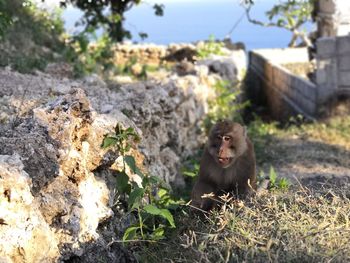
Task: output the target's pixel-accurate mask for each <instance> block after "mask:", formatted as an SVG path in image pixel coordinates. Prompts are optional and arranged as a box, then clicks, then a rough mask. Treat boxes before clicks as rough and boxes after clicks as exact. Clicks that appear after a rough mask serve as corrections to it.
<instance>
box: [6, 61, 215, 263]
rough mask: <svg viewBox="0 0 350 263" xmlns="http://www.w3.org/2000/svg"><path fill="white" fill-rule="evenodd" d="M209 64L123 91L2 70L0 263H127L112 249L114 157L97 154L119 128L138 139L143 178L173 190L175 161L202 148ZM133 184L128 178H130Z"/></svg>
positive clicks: (116, 234) (116, 223)
mask: <svg viewBox="0 0 350 263" xmlns="http://www.w3.org/2000/svg"><path fill="white" fill-rule="evenodd" d="M219 79H221V77H220V76H219V75H218V74H212V73H210V71H209V68H208V66H205V65H196V66H195V67H194V68H193V71H192V72H191V74H190V75H185V76H181V77H180V76H178V75H176V74H172V75H171V76H169V78H168V79H163V80H160V81H152V82H150V81H146V82H140V83H133V84H128V85H123V86H120V85H112V86H110V87H107V84H106V83H105V82H104V81H102V80H101V79H100V78H99V77H97V76H90V77H87V78H85V79H84V80H79V81H72V80H69V79H64V78H63V79H59V78H54V77H52V76H50V75H47V74H44V73H40V72H38V73H37V74H36V75H22V74H19V73H16V72H12V71H11V70H9V69H6V70H0V95H1V96H0V109H1V116H0V118H1V119H0V145H1V147H0V181H1V182H0V193H1V194H2V198H1V199H0V211H1V214H0V238H1V239H0V261H1V262H2V261H4V262H38V261H43V262H57V261H60V260H67V259H71V260H73V259H74V262H97V261H98V260H104V261H106V262H121V261H124V262H132V261H133V258H132V256H130V255H129V254H128V252H127V251H125V250H124V249H123V248H122V247H121V246H120V245H119V244H118V243H116V242H114V241H115V240H117V239H120V234H121V233H122V232H123V231H124V228H125V225H126V224H125V222H123V220H121V218H122V214H123V211H122V210H120V209H119V208H118V207H117V206H115V204H116V202H117V200H116V195H115V187H116V180H115V170H114V169H115V167H117V163H115V162H117V160H118V156H119V154H118V152H117V151H115V150H113V149H112V150H111V149H107V150H104V149H102V148H101V143H102V140H103V137H104V135H105V134H107V133H111V132H112V131H113V129H114V127H115V125H116V124H117V123H121V124H122V125H123V126H124V127H133V128H134V129H135V130H136V131H137V132H138V134H139V135H140V137H141V138H142V140H141V142H140V144H139V145H138V146H137V148H135V149H133V153H134V155H135V156H136V158H137V162H138V163H139V165H141V166H143V168H144V170H146V171H147V172H148V173H150V174H152V175H155V176H158V177H161V178H163V179H164V180H165V181H166V182H168V183H169V184H180V185H181V183H182V178H181V176H179V168H180V166H181V160H183V159H184V158H186V157H187V156H189V155H191V154H193V153H194V151H196V150H197V149H198V147H199V146H200V145H201V144H202V143H203V139H204V136H203V135H202V131H201V126H200V122H201V120H202V118H203V117H204V115H205V113H206V112H207V110H208V109H207V107H208V106H207V100H208V98H210V97H212V96H214V93H213V90H212V89H211V86H212V85H213V84H214V83H215V82H216V81H217V80H219ZM131 177H132V175H131Z"/></svg>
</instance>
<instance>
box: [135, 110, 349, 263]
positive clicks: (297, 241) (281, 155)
mask: <svg viewBox="0 0 350 263" xmlns="http://www.w3.org/2000/svg"><path fill="white" fill-rule="evenodd" d="M254 125H255V126H254ZM249 129H250V130H249V132H250V137H251V138H252V139H253V141H254V143H255V146H256V152H257V157H258V161H259V167H260V170H265V168H266V170H267V171H268V169H269V167H270V166H273V167H275V170H276V171H277V173H278V174H279V175H280V176H281V175H282V176H287V177H295V176H296V177H297V178H298V180H299V181H298V180H295V181H294V184H293V186H292V187H291V188H290V189H289V190H287V191H285V192H278V191H275V192H271V191H270V192H265V193H262V194H260V195H258V196H256V197H255V198H253V199H252V200H249V201H245V202H238V201H235V200H226V201H225V200H224V201H225V202H224V205H223V206H222V208H221V209H220V210H219V211H213V212H212V213H211V214H210V215H207V216H202V217H198V216H194V215H190V214H188V213H187V212H186V211H188V210H187V208H185V209H183V210H181V211H179V212H178V214H177V215H176V216H175V218H176V221H177V222H176V223H177V224H176V225H177V228H176V229H175V230H174V232H172V233H170V234H169V236H168V238H167V239H166V240H164V241H162V242H159V243H151V244H147V245H145V244H142V245H141V246H139V245H137V244H136V245H134V247H132V248H131V249H132V250H133V251H134V254H135V255H137V256H138V258H139V261H140V262H350V199H349V198H350V151H349V150H350V137H349V136H350V116H349V115H347V116H342V117H335V118H330V119H328V120H326V121H325V122H322V123H321V122H320V123H311V124H305V123H304V124H298V125H291V126H289V127H288V128H285V129H281V128H278V125H276V124H273V123H272V124H267V123H262V122H260V123H255V124H253V125H251V126H250V127H249ZM265 172H266V171H265Z"/></svg>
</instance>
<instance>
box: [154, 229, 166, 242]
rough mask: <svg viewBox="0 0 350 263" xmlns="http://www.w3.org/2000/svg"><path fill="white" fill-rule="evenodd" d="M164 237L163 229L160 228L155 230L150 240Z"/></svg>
mask: <svg viewBox="0 0 350 263" xmlns="http://www.w3.org/2000/svg"><path fill="white" fill-rule="evenodd" d="M163 237H164V227H163V226H160V227H158V228H156V229H155V230H154V231H153V233H152V239H155V240H159V239H162V238H163Z"/></svg>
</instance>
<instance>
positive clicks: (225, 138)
mask: <svg viewBox="0 0 350 263" xmlns="http://www.w3.org/2000/svg"><path fill="white" fill-rule="evenodd" d="M223 139H224V141H226V142H228V141H230V140H231V137H230V136H224V137H223Z"/></svg>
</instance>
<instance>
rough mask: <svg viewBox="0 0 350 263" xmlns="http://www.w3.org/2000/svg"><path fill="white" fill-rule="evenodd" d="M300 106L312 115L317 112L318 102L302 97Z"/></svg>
mask: <svg viewBox="0 0 350 263" xmlns="http://www.w3.org/2000/svg"><path fill="white" fill-rule="evenodd" d="M300 107H301V108H302V109H303V111H304V112H305V113H307V114H309V115H311V116H313V115H315V113H316V102H314V101H311V100H309V99H308V98H305V97H302V100H301V105H300Z"/></svg>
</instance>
